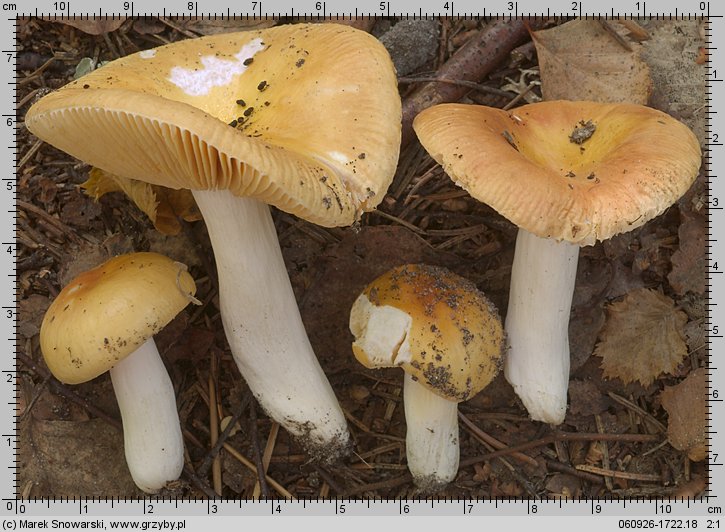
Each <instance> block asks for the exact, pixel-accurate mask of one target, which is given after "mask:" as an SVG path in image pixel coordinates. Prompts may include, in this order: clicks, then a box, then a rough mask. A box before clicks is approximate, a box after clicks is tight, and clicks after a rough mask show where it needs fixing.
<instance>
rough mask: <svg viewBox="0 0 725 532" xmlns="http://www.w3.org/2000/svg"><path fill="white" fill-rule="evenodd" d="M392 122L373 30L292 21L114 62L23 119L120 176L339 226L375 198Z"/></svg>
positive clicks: (384, 173)
mask: <svg viewBox="0 0 725 532" xmlns="http://www.w3.org/2000/svg"><path fill="white" fill-rule="evenodd" d="M400 117H401V103H400V97H399V95H398V91H397V83H396V77H395V71H394V68H393V65H392V62H391V60H390V57H389V56H388V54H387V52H386V50H385V48H384V47H383V46H382V45H381V44H380V43H379V42H378V41H377V40H376V39H375V38H374V37H372V36H370V35H368V34H367V33H365V32H362V31H359V30H355V29H352V28H349V27H346V26H340V25H336V24H323V25H313V24H299V25H288V26H279V27H275V28H270V29H264V30H260V31H250V32H242V33H231V34H221V35H214V36H209V37H203V38H199V39H191V40H186V41H181V42H177V43H174V44H170V45H167V46H162V47H160V48H156V49H153V50H145V51H142V52H139V53H136V54H133V55H130V56H127V57H124V58H122V59H118V60H116V61H113V62H111V63H109V64H107V65H105V66H103V67H102V68H99V69H98V70H96V71H94V72H92V73H90V74H88V75H86V76H84V77H82V78H80V79H78V80H77V81H74V82H72V83H70V84H68V85H66V86H65V87H63V88H62V89H60V90H58V91H56V92H54V93H51V94H49V95H47V96H45V97H44V98H42V99H41V100H40V101H39V102H38V103H36V104H35V105H33V107H31V109H30V110H29V111H28V113H27V115H26V119H25V124H26V126H27V127H28V129H29V130H30V131H31V132H33V133H34V134H35V135H37V136H38V137H40V138H42V139H43V140H45V141H47V142H49V143H50V144H52V145H54V146H56V147H58V148H60V149H62V150H63V151H66V152H68V153H70V154H71V155H73V156H74V157H76V158H78V159H81V160H83V161H85V162H88V163H90V164H92V165H94V166H97V167H99V168H102V169H103V170H106V171H108V172H111V173H113V174H117V175H119V176H122V177H127V178H133V179H138V180H143V181H147V182H149V183H152V184H156V185H163V186H166V187H170V188H174V189H178V188H189V189H229V190H231V191H232V192H233V193H234V194H236V195H239V196H249V197H253V198H256V199H259V200H261V201H264V202H266V203H269V204H271V205H275V206H277V207H279V208H280V209H282V210H285V211H287V212H290V213H293V214H296V215H298V216H300V217H302V218H305V219H307V220H309V221H311V222H314V223H318V224H320V225H325V226H337V225H349V224H350V223H352V222H354V221H355V219H356V218H357V217H358V216H359V215H360V213H361V212H362V211H363V210H371V209H373V208H374V207H375V206H376V205H377V204H378V203H379V202H380V200H381V199H382V196H383V194H384V193H385V190H386V189H387V188H388V186H389V184H390V181H391V180H392V177H393V174H394V172H395V166H396V163H397V158H398V151H399V145H400V128H401V126H400ZM230 124H234V125H230Z"/></svg>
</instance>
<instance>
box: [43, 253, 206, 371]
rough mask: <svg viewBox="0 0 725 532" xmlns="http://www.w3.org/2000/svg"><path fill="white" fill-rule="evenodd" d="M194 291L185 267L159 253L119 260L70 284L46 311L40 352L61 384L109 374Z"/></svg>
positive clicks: (151, 334) (179, 307) (119, 258)
mask: <svg viewBox="0 0 725 532" xmlns="http://www.w3.org/2000/svg"><path fill="white" fill-rule="evenodd" d="M195 292H196V286H195V284H194V280H193V279H192V278H191V275H189V273H188V272H187V271H186V266H184V265H183V264H181V263H179V262H174V261H173V260H171V259H169V258H167V257H165V256H163V255H159V254H157V253H131V254H128V255H121V256H118V257H115V258H113V259H111V260H109V261H107V262H105V263H103V264H101V265H100V266H98V267H96V268H93V269H92V270H89V271H87V272H85V273H82V274H81V275H79V276H78V277H76V278H75V279H73V281H71V282H70V284H68V285H67V286H66V287H65V288H63V290H61V292H60V294H58V297H56V298H55V300H54V301H53V303H52V304H51V305H50V307H49V308H48V311H47V312H46V313H45V317H44V318H43V323H42V325H41V327H40V347H41V350H42V352H43V357H44V358H45V362H46V364H47V365H48V368H49V369H50V371H51V372H52V373H53V375H55V377H56V378H57V379H58V380H60V381H61V382H65V383H69V384H78V383H81V382H85V381H88V380H91V379H93V378H94V377H97V376H98V375H100V374H102V373H104V372H106V371H108V370H109V369H111V368H112V367H113V366H114V365H115V364H116V363H117V362H118V361H120V360H122V359H123V358H125V357H126V356H128V355H130V354H131V353H133V352H134V351H135V350H136V349H137V348H138V347H139V346H140V345H141V344H143V343H144V342H145V341H146V340H148V339H149V338H150V337H151V336H153V335H154V334H155V333H156V332H158V331H159V330H161V329H162V328H163V327H164V326H165V325H166V324H167V323H169V322H170V321H171V320H172V319H173V318H174V317H175V316H176V315H177V314H178V313H179V312H180V311H181V310H182V309H183V308H184V307H185V306H186V305H188V304H189V302H190V301H191V299H192V296H193V295H194V293H195Z"/></svg>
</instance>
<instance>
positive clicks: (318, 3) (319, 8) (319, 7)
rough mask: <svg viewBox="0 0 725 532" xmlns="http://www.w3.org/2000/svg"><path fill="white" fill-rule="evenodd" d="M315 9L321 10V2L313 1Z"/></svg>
mask: <svg viewBox="0 0 725 532" xmlns="http://www.w3.org/2000/svg"><path fill="white" fill-rule="evenodd" d="M315 10H316V11H322V2H315Z"/></svg>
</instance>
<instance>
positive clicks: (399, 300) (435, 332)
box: [350, 264, 505, 401]
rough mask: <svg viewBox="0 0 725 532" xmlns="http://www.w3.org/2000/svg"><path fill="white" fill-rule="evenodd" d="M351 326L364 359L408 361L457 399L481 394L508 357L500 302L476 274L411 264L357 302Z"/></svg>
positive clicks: (416, 375)
mask: <svg viewBox="0 0 725 532" xmlns="http://www.w3.org/2000/svg"><path fill="white" fill-rule="evenodd" d="M350 330H351V331H352V333H353V335H354V336H355V342H354V343H353V345H352V349H353V352H354V354H355V357H356V358H357V360H358V361H359V362H360V363H361V364H363V365H364V366H366V367H368V368H375V367H389V366H400V367H402V368H403V369H404V370H405V371H406V372H407V373H408V374H410V375H411V376H412V377H413V379H414V380H416V381H418V382H419V383H420V384H422V385H424V386H426V387H427V388H428V389H430V390H431V391H432V392H433V393H435V394H437V395H440V396H441V397H444V398H446V399H449V400H451V401H465V400H467V399H470V398H471V397H472V396H474V395H475V394H477V393H478V392H479V391H481V390H482V389H483V388H484V387H486V386H487V385H488V384H489V383H490V382H491V380H493V378H494V377H495V376H496V374H497V373H498V371H499V369H500V367H501V364H502V363H503V360H502V356H503V351H504V343H505V341H504V340H505V336H504V331H503V326H502V324H501V318H500V317H499V315H498V312H497V310H496V308H495V307H494V305H493V304H492V303H491V302H490V301H489V300H488V299H487V298H486V297H485V296H484V295H483V293H482V292H481V291H479V290H478V289H477V288H476V286H475V285H474V284H473V283H472V282H470V281H468V280H467V279H464V278H463V277H460V276H458V275H456V274H454V273H452V272H451V271H449V270H446V269H445V268H439V267H435V266H428V265H423V264H409V265H405V266H400V267H398V268H395V269H393V270H390V271H389V272H387V273H385V274H383V275H382V276H380V277H378V278H377V279H375V280H374V281H373V282H372V283H370V284H369V285H368V286H367V287H366V288H365V290H364V291H363V292H362V294H360V296H359V297H358V299H357V300H356V301H355V303H354V304H353V306H352V310H351V311H350Z"/></svg>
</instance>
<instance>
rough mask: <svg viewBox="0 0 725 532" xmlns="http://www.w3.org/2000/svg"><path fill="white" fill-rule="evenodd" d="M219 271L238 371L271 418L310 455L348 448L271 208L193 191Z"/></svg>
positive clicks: (335, 453)
mask: <svg viewBox="0 0 725 532" xmlns="http://www.w3.org/2000/svg"><path fill="white" fill-rule="evenodd" d="M193 194H194V198H195V199H196V203H197V205H198V206H199V209H200V210H201V213H202V215H203V216H204V221H205V222H206V226H207V229H208V232H209V237H210V239H211V243H212V247H213V248H214V256H215V258H216V264H217V271H218V275H219V303H220V309H221V316H222V323H223V324H224V331H225V333H226V336H227V340H228V341H229V347H230V348H231V351H232V355H233V356H234V360H235V361H236V363H237V366H238V367H239V371H240V372H241V373H242V375H243V376H244V378H245V379H246V381H247V384H249V387H250V388H251V390H252V392H253V393H254V396H255V397H256V398H257V400H258V401H259V403H260V405H261V406H262V408H264V410H265V411H266V412H267V414H269V416H270V417H272V418H273V419H275V420H276V421H277V422H279V423H280V424H281V425H282V426H283V427H284V428H285V429H286V430H287V431H289V432H290V433H291V434H292V435H294V436H296V437H297V438H299V439H300V441H301V443H302V444H303V445H304V446H305V447H306V448H307V450H308V451H309V452H310V453H311V454H312V455H313V456H315V457H317V458H320V459H324V460H327V461H332V460H334V459H336V458H337V457H338V456H339V455H340V454H341V453H343V452H346V451H347V449H348V445H349V432H348V430H347V424H346V422H345V417H344V415H343V413H342V410H341V408H340V406H339V404H338V402H337V399H336V397H335V394H334V393H333V391H332V387H331V386H330V383H329V382H328V380H327V377H325V374H324V373H323V372H322V368H320V364H319V362H318V361H317V358H316V357H315V354H314V352H313V351H312V346H311V345H310V342H309V339H308V338H307V333H306V331H305V328H304V325H303V324H302V319H301V317H300V313H299V309H298V308H297V301H296V299H295V295H294V292H293V291H292V285H291V284H290V280H289V277H288V275H287V269H286V267H285V264H284V259H283V258H282V252H281V250H280V247H279V241H278V239H277V233H276V231H275V227H274V223H273V221H272V216H271V215H270V212H269V207H267V205H266V204H264V203H261V202H259V201H256V200H254V199H250V198H242V197H237V196H234V195H232V194H231V193H230V192H229V191H226V190H218V191H198V190H195V191H193Z"/></svg>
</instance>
